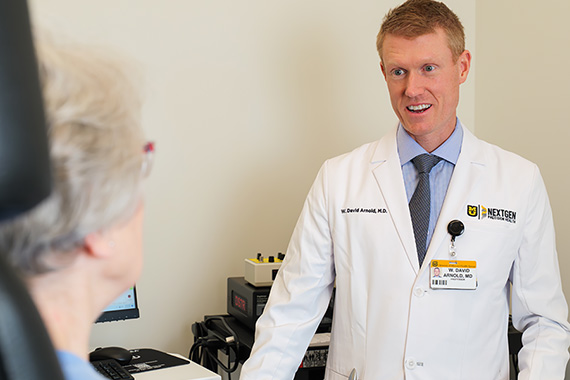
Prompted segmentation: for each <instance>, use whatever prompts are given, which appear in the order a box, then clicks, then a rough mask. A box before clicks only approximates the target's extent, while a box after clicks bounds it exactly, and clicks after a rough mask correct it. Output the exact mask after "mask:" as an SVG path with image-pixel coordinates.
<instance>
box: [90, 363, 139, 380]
mask: <svg viewBox="0 0 570 380" xmlns="http://www.w3.org/2000/svg"><path fill="white" fill-rule="evenodd" d="M91 365H92V366H93V367H95V369H96V370H97V372H99V373H100V374H101V375H103V376H105V377H106V378H108V379H112V380H134V379H135V378H134V377H133V376H132V375H131V374H130V373H129V372H128V371H127V370H126V369H124V368H123V367H121V365H120V364H119V363H118V362H117V361H116V360H114V359H105V360H96V361H92V362H91Z"/></svg>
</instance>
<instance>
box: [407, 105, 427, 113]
mask: <svg viewBox="0 0 570 380" xmlns="http://www.w3.org/2000/svg"><path fill="white" fill-rule="evenodd" d="M406 108H407V109H408V111H410V112H413V113H422V112H425V111H426V110H428V109H430V108H431V104H419V105H417V106H408V107H406Z"/></svg>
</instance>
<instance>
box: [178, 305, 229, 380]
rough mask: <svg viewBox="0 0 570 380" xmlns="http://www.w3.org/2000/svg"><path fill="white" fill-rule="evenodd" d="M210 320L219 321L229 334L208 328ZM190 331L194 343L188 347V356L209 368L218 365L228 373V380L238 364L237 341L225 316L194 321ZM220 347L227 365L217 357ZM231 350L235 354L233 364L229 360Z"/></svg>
mask: <svg viewBox="0 0 570 380" xmlns="http://www.w3.org/2000/svg"><path fill="white" fill-rule="evenodd" d="M211 321H220V322H221V323H222V325H223V327H224V329H225V330H226V331H225V332H227V333H228V334H229V336H223V335H222V334H220V333H219V332H218V331H216V330H215V329H212V328H210V327H209V325H210V324H211ZM192 332H193V334H194V344H193V345H192V347H191V348H190V352H189V354H188V358H189V359H190V360H192V361H194V362H196V363H200V364H202V365H203V366H204V367H206V368H209V369H214V370H215V369H216V367H215V366H218V367H220V368H221V369H222V370H223V371H224V372H226V373H227V374H228V380H231V375H230V374H231V373H232V372H235V370H236V369H237V367H238V365H239V341H238V338H237V334H236V333H235V331H234V330H232V328H231V327H230V326H229V325H228V323H227V322H226V320H225V318H224V317H223V316H212V317H206V319H205V321H204V322H196V323H194V324H193V325H192ZM221 349H225V350H226V352H227V355H228V364H227V365H225V364H224V363H222V362H221V361H220V359H218V355H217V354H218V350H221ZM232 352H233V354H234V356H235V361H234V363H233V365H232V360H231V355H232Z"/></svg>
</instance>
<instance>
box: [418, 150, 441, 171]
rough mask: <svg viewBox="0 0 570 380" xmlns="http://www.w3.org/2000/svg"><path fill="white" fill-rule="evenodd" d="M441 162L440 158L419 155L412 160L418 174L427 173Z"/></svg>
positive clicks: (431, 155) (425, 154)
mask: <svg viewBox="0 0 570 380" xmlns="http://www.w3.org/2000/svg"><path fill="white" fill-rule="evenodd" d="M439 161H441V157H438V156H434V155H433V154H427V153H424V154H420V155H419V156H416V157H414V158H413V159H412V163H413V164H414V166H415V167H416V169H417V170H418V173H428V174H429V172H430V171H431V169H432V168H433V167H434V166H435V165H437V163H438V162H439Z"/></svg>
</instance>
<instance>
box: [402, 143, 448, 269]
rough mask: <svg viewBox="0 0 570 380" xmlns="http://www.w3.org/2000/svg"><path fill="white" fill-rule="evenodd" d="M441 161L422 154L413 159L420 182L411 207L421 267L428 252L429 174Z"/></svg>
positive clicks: (411, 200)
mask: <svg viewBox="0 0 570 380" xmlns="http://www.w3.org/2000/svg"><path fill="white" fill-rule="evenodd" d="M440 160H441V158H440V157H437V156H434V155H431V154H420V155H419V156H416V157H414V158H413V159H412V163H413V164H414V166H415V167H416V169H417V170H418V177H419V180H418V186H417V187H416V191H414V194H413V195H412V198H411V199H410V204H409V207H410V214H411V216H412V225H413V226H414V236H415V238H416V247H417V250H418V260H419V262H420V267H421V266H422V263H423V262H424V258H425V256H426V250H427V231H428V226H429V214H430V189H429V172H430V171H431V169H432V168H433V167H434V166H435V165H437V163H438V162H439V161H440Z"/></svg>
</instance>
